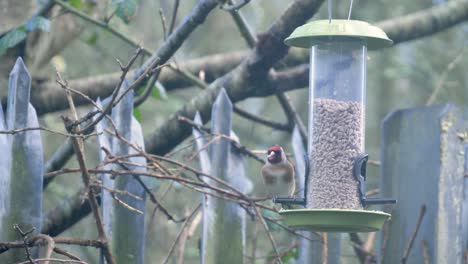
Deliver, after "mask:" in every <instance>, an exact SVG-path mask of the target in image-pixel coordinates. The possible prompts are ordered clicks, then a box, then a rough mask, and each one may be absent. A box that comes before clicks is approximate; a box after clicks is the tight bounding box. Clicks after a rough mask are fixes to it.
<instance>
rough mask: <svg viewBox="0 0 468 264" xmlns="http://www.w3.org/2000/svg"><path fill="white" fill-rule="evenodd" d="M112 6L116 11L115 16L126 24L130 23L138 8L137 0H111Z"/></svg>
mask: <svg viewBox="0 0 468 264" xmlns="http://www.w3.org/2000/svg"><path fill="white" fill-rule="evenodd" d="M110 5H111V7H113V9H114V10H115V14H116V15H117V16H118V17H119V18H120V19H122V21H123V22H125V23H126V24H128V23H130V20H131V19H132V16H133V14H135V11H136V7H137V3H136V0H111V2H110Z"/></svg>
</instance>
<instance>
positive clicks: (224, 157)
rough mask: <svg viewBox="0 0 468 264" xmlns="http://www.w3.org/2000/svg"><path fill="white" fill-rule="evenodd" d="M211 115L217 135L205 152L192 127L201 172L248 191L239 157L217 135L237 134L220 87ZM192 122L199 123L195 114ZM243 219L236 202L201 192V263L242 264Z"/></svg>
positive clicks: (199, 135) (201, 137)
mask: <svg viewBox="0 0 468 264" xmlns="http://www.w3.org/2000/svg"><path fill="white" fill-rule="evenodd" d="M211 117H212V121H211V131H212V133H213V134H214V136H215V137H218V138H217V139H216V140H214V141H213V142H212V143H211V145H210V146H208V148H209V151H208V150H207V146H206V142H207V140H206V139H205V138H204V136H203V134H202V133H201V132H200V131H198V130H197V129H195V128H194V129H193V136H194V137H195V139H196V144H197V148H198V151H199V155H200V157H199V158H200V163H201V168H202V170H203V172H204V173H209V174H210V175H212V176H214V177H218V178H220V179H221V180H224V181H226V182H228V183H230V184H231V185H233V186H234V187H235V188H237V189H239V190H240V191H241V192H244V193H246V192H249V191H250V190H251V189H252V183H251V182H250V181H249V180H248V178H247V176H246V175H245V168H244V161H243V159H242V157H241V156H240V154H239V153H237V152H235V151H233V150H232V149H231V142H229V140H227V139H226V138H224V137H221V136H220V135H223V136H231V137H233V138H236V137H237V136H235V134H234V133H233V132H232V131H231V117H232V103H231V100H230V99H229V97H228V95H227V93H226V91H225V90H224V89H221V91H220V93H219V95H218V97H217V99H216V101H215V103H214V104H213V108H212V114H211ZM194 121H195V123H197V124H202V121H201V118H200V115H199V114H197V115H196V116H195V120H194ZM208 153H209V154H208ZM207 182H208V183H210V184H215V183H214V182H213V181H207ZM215 185H216V184H215ZM245 221H246V215H245V211H244V210H243V209H242V208H241V207H240V206H239V205H238V204H236V203H233V202H228V201H224V200H221V199H215V198H213V197H209V196H207V195H204V196H203V224H202V244H201V245H202V246H201V263H207V264H211V263H243V257H242V256H244V250H245V225H246V222H245ZM226 238H229V239H226Z"/></svg>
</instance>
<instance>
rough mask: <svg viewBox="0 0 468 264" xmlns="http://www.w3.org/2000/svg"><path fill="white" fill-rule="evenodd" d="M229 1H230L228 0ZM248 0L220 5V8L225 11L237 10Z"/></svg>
mask: <svg viewBox="0 0 468 264" xmlns="http://www.w3.org/2000/svg"><path fill="white" fill-rule="evenodd" d="M229 2H231V1H229ZM249 2H250V0H240V2H239V3H237V4H231V5H227V6H226V5H223V6H221V9H223V10H226V11H237V10H239V9H241V8H242V7H243V6H245V5H247V4H248V3H249Z"/></svg>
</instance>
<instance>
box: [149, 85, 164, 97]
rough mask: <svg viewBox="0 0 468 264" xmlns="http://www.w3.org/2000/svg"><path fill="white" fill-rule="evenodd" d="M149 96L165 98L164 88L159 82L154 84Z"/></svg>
mask: <svg viewBox="0 0 468 264" xmlns="http://www.w3.org/2000/svg"><path fill="white" fill-rule="evenodd" d="M151 96H152V97H153V98H154V99H158V100H165V99H167V93H166V88H164V86H163V85H162V84H161V83H160V82H156V83H155V84H154V87H153V90H152V91H151Z"/></svg>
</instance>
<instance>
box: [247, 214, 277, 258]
mask: <svg viewBox="0 0 468 264" xmlns="http://www.w3.org/2000/svg"><path fill="white" fill-rule="evenodd" d="M254 208H255V212H256V213H257V216H258V218H259V219H260V222H261V223H262V225H263V228H264V229H265V232H266V233H267V236H268V239H270V243H271V246H272V247H273V250H274V251H275V254H276V259H277V261H278V263H280V264H282V263H283V262H282V261H281V257H280V253H279V251H278V247H277V246H276V242H275V239H274V238H273V235H272V234H271V232H270V230H269V229H268V225H267V223H266V221H265V218H263V215H262V213H261V212H260V209H258V207H257V206H254Z"/></svg>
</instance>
